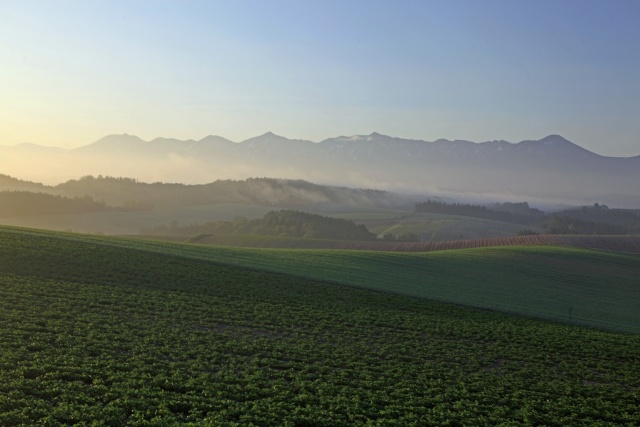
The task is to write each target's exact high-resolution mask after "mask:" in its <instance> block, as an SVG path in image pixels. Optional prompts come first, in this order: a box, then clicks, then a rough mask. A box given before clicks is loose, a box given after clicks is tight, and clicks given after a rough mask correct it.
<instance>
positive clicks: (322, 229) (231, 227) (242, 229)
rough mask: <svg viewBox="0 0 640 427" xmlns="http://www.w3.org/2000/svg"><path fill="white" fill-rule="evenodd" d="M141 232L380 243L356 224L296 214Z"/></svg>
mask: <svg viewBox="0 0 640 427" xmlns="http://www.w3.org/2000/svg"><path fill="white" fill-rule="evenodd" d="M140 232H141V234H163V235H166V234H175V235H182V236H197V235H229V234H251V235H262V236H280V237H299V238H307V239H336V240H358V241H367V240H376V235H375V234H373V233H371V232H369V230H367V228H366V227H365V226H364V225H356V224H355V223H354V222H353V221H350V220H346V219H340V218H331V217H326V216H322V215H315V214H310V213H306V212H299V211H293V210H280V211H271V212H269V213H267V214H265V215H264V216H263V217H262V218H259V219H254V220H248V219H246V218H238V219H236V220H235V221H213V222H208V223H206V224H191V225H188V226H182V227H181V226H179V225H178V224H177V223H175V222H174V223H173V224H171V225H169V226H166V225H161V226H156V227H150V228H146V229H143V230H140Z"/></svg>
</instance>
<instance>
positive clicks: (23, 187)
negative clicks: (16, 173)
mask: <svg viewBox="0 0 640 427" xmlns="http://www.w3.org/2000/svg"><path fill="white" fill-rule="evenodd" d="M0 191H33V192H40V191H41V192H47V193H49V192H52V191H53V187H49V186H47V185H44V184H40V183H38V182H31V181H24V180H21V179H18V178H14V177H12V176H9V175H4V174H0Z"/></svg>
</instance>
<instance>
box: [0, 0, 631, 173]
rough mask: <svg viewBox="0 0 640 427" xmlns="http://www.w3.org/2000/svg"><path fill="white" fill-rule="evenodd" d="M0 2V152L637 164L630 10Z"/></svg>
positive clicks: (607, 5)
mask: <svg viewBox="0 0 640 427" xmlns="http://www.w3.org/2000/svg"><path fill="white" fill-rule="evenodd" d="M0 6H1V9H2V14H0V43H2V46H3V48H2V49H0V65H1V67H0V88H2V97H0V145H8V146H11V145H16V144H19V143H23V142H31V143H36V144H40V145H51V146H60V147H63V148H72V147H78V146H82V145H87V144H89V143H91V142H93V141H95V140H97V139H99V138H101V137H103V136H105V135H108V134H121V133H129V134H133V135H137V136H139V137H141V138H143V139H145V140H151V139H154V138H156V137H172V138H178V139H196V140H197V139H201V138H203V137H205V136H206V135H209V134H216V135H220V136H223V137H225V138H228V139H231V140H234V141H242V140H244V139H247V138H250V137H253V136H257V135H260V134H263V133H265V132H267V131H273V132H274V133H276V134H279V135H283V136H286V137H288V138H294V139H296V138H299V139H308V140H312V141H320V140H323V139H326V138H330V137H334V136H338V135H354V134H370V133H371V132H374V131H375V132H379V133H382V134H387V135H392V136H397V137H402V138H411V139H424V140H435V139H439V138H446V139H466V140H472V141H476V142H480V141H487V140H496V139H504V140H508V141H511V142H518V141H521V140H525V139H539V138H542V137H544V136H546V135H548V134H560V135H562V136H564V137H566V138H567V139H569V140H571V141H573V142H575V143H577V144H579V145H581V146H583V147H585V148H587V149H589V150H591V151H594V152H596V153H598V154H602V155H606V156H635V155H639V154H640V120H638V116H639V113H640V79H639V78H638V76H640V43H638V40H640V26H638V25H637V21H638V18H640V2H637V1H622V0H621V1H616V2H604V1H564V2H556V1H545V0H541V1H537V2H524V1H507V0H500V1H486V2H472V1H438V2H423V1H405V2H385V1H364V0H358V1H348V2H343V1H322V2H319V1H307V2H300V1H282V0H274V1H271V2H264V1H258V0H253V1H242V0H240V1H185V2H180V1H142V0H141V1H136V2H125V1H91V2H86V1H77V0H70V1H64V2H49V1H30V2H14V1H8V0H0ZM0 172H1V171H0Z"/></svg>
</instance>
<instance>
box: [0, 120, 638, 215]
mask: <svg viewBox="0 0 640 427" xmlns="http://www.w3.org/2000/svg"><path fill="white" fill-rule="evenodd" d="M12 156H13V158H14V159H15V158H16V156H18V157H19V158H20V161H21V163H25V162H27V163H30V164H31V165H33V171H32V172H33V173H31V174H29V175H27V176H25V175H24V174H23V173H20V172H17V171H16V170H12V169H11V168H12V164H11V160H10V159H11V158H12ZM5 159H8V160H5ZM23 170H24V168H23ZM0 173H6V174H10V175H13V176H19V177H21V178H24V179H30V180H36V181H41V182H47V183H50V182H51V179H52V178H51V177H59V178H58V179H59V181H58V182H61V181H64V180H67V179H71V178H76V177H78V176H82V175H90V174H91V175H98V174H102V175H110V176H128V177H135V178H138V179H141V180H145V181H151V182H153V181H164V182H182V183H206V182H211V181H213V180H216V179H246V178H249V177H261V176H265V177H266V176H268V177H277V178H286V179H304V180H308V181H311V182H318V183H322V184H331V185H347V186H361V187H366V188H379V189H388V190H395V191H406V192H414V193H415V192H422V193H433V192H462V193H492V194H504V195H507V196H516V198H518V199H525V198H527V197H539V198H555V199H567V198H571V199H572V200H575V201H585V202H592V201H594V198H595V199H596V201H600V202H605V203H607V202H608V203H611V201H612V200H613V199H615V200H620V201H624V203H623V204H625V205H627V206H629V207H640V189H639V188H638V187H640V186H639V185H638V183H639V182H640V156H635V157H607V156H602V155H599V154H596V153H593V152H591V151H589V150H586V149H584V148H582V147H580V146H579V145H577V144H575V143H573V142H571V141H568V140H567V139H565V138H563V137H562V136H560V135H549V136H547V137H545V138H542V139H540V140H525V141H521V142H518V143H511V142H507V141H503V140H498V141H486V142H480V143H475V142H471V141H464V140H453V141H450V140H444V139H439V140H436V141H423V140H414V139H403V138H396V137H391V136H386V135H381V134H379V133H376V132H374V133H372V134H370V135H354V136H339V137H335V138H329V139H325V140H323V141H320V142H312V141H308V140H300V139H289V138H286V137H283V136H279V135H275V134H273V133H272V132H267V133H265V134H263V135H260V136H257V137H253V138H249V139H247V140H244V141H242V142H233V141H230V140H228V139H226V138H223V137H220V136H214V135H209V136H206V137H205V138H202V139H201V140H198V141H196V140H186V141H182V140H178V139H172V138H156V139H154V140H152V141H144V140H142V139H140V138H138V137H137V136H133V135H128V134H123V135H108V136H106V137H104V138H101V139H100V140H98V141H96V142H94V143H92V144H89V145H86V146H84V147H80V148H77V149H72V150H62V149H57V150H51V149H50V148H49V147H42V150H39V149H37V146H35V145H32V144H30V145H28V146H24V145H19V146H16V147H0ZM65 173H66V175H65ZM47 174H48V175H50V177H48V178H47V177H45V175H47ZM63 177H64V179H60V178H63ZM612 198H613V199H612Z"/></svg>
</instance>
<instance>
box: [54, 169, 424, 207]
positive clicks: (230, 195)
mask: <svg viewBox="0 0 640 427" xmlns="http://www.w3.org/2000/svg"><path fill="white" fill-rule="evenodd" d="M54 188H55V190H56V191H57V192H59V193H60V194H62V195H65V196H69V197H75V196H84V195H90V196H92V197H93V198H95V199H97V200H104V201H105V202H106V203H107V204H109V205H113V206H123V207H124V208H126V209H129V210H151V209H155V208H167V207H182V206H195V205H207V204H215V203H240V204H243V203H246V204H262V205H274V206H299V205H310V204H328V203H335V204H341V205H351V206H360V207H394V208H410V207H411V205H412V200H411V199H409V198H408V197H406V196H401V195H398V194H395V193H391V192H388V191H380V190H371V189H353V188H347V187H336V186H325V185H317V184H313V183H310V182H307V181H302V180H286V179H275V178H249V179H246V180H242V181H234V180H221V181H214V182H212V183H209V184H197V185H186V184H168V183H159V182H158V183H143V182H139V181H137V180H135V179H131V178H113V177H102V176H99V177H93V176H86V177H83V178H81V179H78V180H71V181H68V182H65V183H63V184H59V185H58V186H56V187H54Z"/></svg>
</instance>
